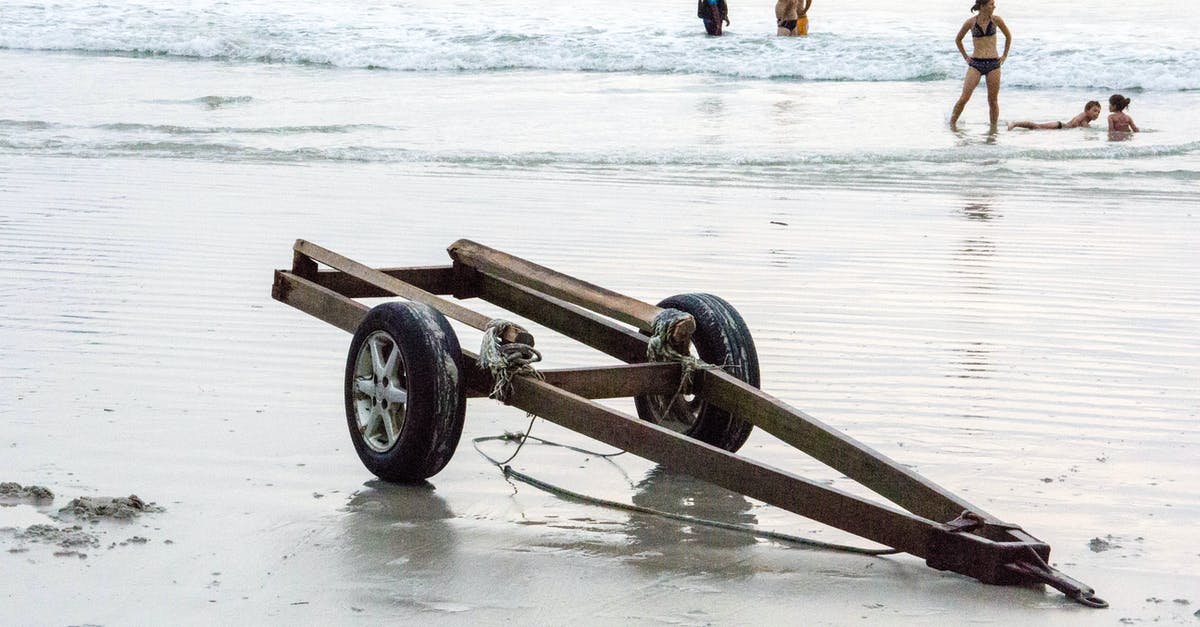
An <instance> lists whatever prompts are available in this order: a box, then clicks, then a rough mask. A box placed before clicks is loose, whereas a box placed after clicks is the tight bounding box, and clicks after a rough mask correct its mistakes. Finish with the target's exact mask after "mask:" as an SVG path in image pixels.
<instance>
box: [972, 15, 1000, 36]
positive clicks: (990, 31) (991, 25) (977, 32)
mask: <svg viewBox="0 0 1200 627" xmlns="http://www.w3.org/2000/svg"><path fill="white" fill-rule="evenodd" d="M995 34H996V20H991V21H989V22H988V27H987V30H986V31H985V30H983V29H982V28H980V27H979V20H978V19H976V20H975V27H974V28H972V29H971V36H972V37H991V36H992V35H995Z"/></svg>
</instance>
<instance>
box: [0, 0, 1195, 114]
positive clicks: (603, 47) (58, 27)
mask: <svg viewBox="0 0 1200 627" xmlns="http://www.w3.org/2000/svg"><path fill="white" fill-rule="evenodd" d="M68 4H72V3H70V2H68ZM74 4H75V5H76V9H77V10H74V11H61V12H57V13H54V15H50V13H51V11H50V10H49V9H47V8H46V7H44V6H36V5H29V6H21V7H9V8H6V9H3V10H0V17H2V18H3V19H0V48H7V49H22V50H42V51H62V52H73V53H85V54H101V55H132V56H147V57H170V58H178V59H199V60H219V61H225V62H229V61H232V62H246V63H289V64H300V65H315V66H327V67H331V68H370V69H382V70H394V71H407V72H448V71H455V72H464V71H465V72H499V71H509V70H551V71H583V72H647V73H675V74H707V75H715V76H725V77H734V78H759V79H775V80H797V81H863V82H879V81H917V82H920V81H934V80H959V79H961V77H962V75H963V72H964V64H963V62H962V59H961V58H960V57H959V56H958V53H957V51H955V50H954V47H953V42H952V40H951V38H949V37H946V35H945V33H943V32H940V31H932V30H931V31H926V32H923V31H914V30H912V29H885V30H882V31H879V32H874V31H871V32H860V31H861V29H858V30H847V31H844V32H839V31H837V30H832V31H821V32H814V33H813V35H812V36H810V37H807V38H804V39H803V40H800V41H797V40H794V39H789V38H779V37H774V36H772V34H771V33H770V32H769V30H768V29H762V31H760V32H751V31H749V30H748V31H747V32H746V33H745V34H742V33H739V32H736V31H733V32H731V34H730V35H729V36H727V37H724V38H708V37H705V36H704V35H703V32H702V31H701V30H700V29H698V28H697V26H696V24H693V23H691V22H690V21H689V22H685V23H679V22H678V21H673V22H672V23H671V25H670V26H667V25H663V24H650V25H649V27H647V28H636V27H632V26H629V25H621V26H599V25H597V24H594V23H587V22H586V21H585V22H584V23H580V21H578V20H574V21H570V22H566V23H560V22H559V21H558V20H532V19H525V20H522V19H516V18H512V19H507V20H506V19H497V20H480V19H477V18H467V19H457V18H456V16H455V15H454V14H453V13H452V12H451V13H450V14H449V15H444V14H439V13H437V12H436V10H435V9H432V8H425V9H421V10H423V11H425V12H426V13H422V14H419V15H416V16H413V17H411V18H409V19H400V17H399V16H397V15H390V14H389V15H384V16H380V15H372V14H370V12H369V11H368V8H369V7H368V8H363V7H359V8H357V9H350V10H348V13H347V15H345V16H338V15H333V14H329V13H322V12H321V11H324V10H326V9H327V8H324V7H319V6H311V7H305V6H303V5H300V4H297V3H286V2H285V3H275V4H276V5H278V6H282V7H283V8H284V9H285V10H281V12H279V13H271V12H270V11H269V10H268V9H269V8H270V7H265V8H258V9H254V8H248V7H247V8H240V9H234V8H233V7H231V6H230V5H228V4H227V3H213V4H211V5H210V6H207V7H204V6H201V7H200V8H196V7H190V8H189V7H175V6H149V5H145V4H137V3H133V4H129V5H120V6H118V5H112V4H98V3H90V2H83V1H82V0H75V2H74ZM199 4H201V5H202V4H203V3H199ZM410 9H411V8H410ZM396 10H398V9H396ZM659 19H661V18H659ZM1111 43H1113V44H1114V45H1105V46H1081V45H1079V43H1078V41H1077V40H1074V39H1070V38H1067V39H1060V38H1045V39H1039V38H1038V37H1037V36H1036V35H1034V36H1030V37H1022V38H1021V39H1020V42H1019V49H1018V50H1019V52H1017V53H1014V55H1013V56H1012V58H1010V60H1009V62H1008V63H1006V64H1005V67H1004V71H1005V83H1006V84H1007V85H1009V86H1013V87H1029V88H1079V89H1105V90H1126V91H1137V90H1146V91H1189V90H1200V49H1198V48H1196V47H1195V46H1194V45H1192V44H1190V43H1188V42H1187V41H1183V42H1178V41H1170V40H1158V39H1155V40H1138V41H1137V45H1136V46H1129V45H1121V44H1122V42H1120V41H1114V42H1111ZM209 98H212V99H211V100H207V101H205V102H204V104H206V105H208V106H213V107H220V106H227V105H231V104H237V103H239V102H240V101H238V100H228V99H225V98H222V97H209Z"/></svg>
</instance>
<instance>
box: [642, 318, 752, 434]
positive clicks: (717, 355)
mask: <svg viewBox="0 0 1200 627" xmlns="http://www.w3.org/2000/svg"><path fill="white" fill-rule="evenodd" d="M658 306H659V307H662V308H664V309H678V310H680V311H683V312H687V313H689V314H692V317H693V318H695V319H696V332H695V333H694V334H693V335H692V346H693V347H694V349H695V352H696V353H698V357H700V359H703V360H704V361H706V362H708V363H710V364H724V365H726V366H727V367H726V368H725V370H726V371H727V372H729V373H730V374H732V375H733V376H735V377H737V378H739V379H741V380H742V381H745V382H746V383H749V384H750V385H753V386H754V387H758V386H759V378H758V352H757V351H755V349H754V339H753V338H752V337H750V330H749V329H747V328H746V322H745V321H744V320H742V316H741V315H740V314H738V312H737V310H736V309H734V308H733V306H732V305H730V304H729V303H727V302H725V300H724V299H722V298H719V297H717V296H713V295H712V294H678V295H675V296H671V297H670V298H667V299H665V300H663V301H662V302H660V303H659V304H658ZM670 401H671V397H670V396H639V397H637V398H635V399H634V404H635V405H636V406H637V412H638V417H639V418H641V419H642V420H646V421H649V422H655V423H658V424H659V425H661V426H663V427H667V428H668V429H671V430H673V431H676V432H679V433H682V434H684V435H686V436H689V437H692V438H695V439H697V440H700V441H702V442H707V443H708V444H711V445H713V446H716V447H720V448H723V449H725V450H727V451H736V450H738V449H739V448H741V447H742V444H745V443H746V438H748V437H750V430H751V429H752V428H753V425H751V424H750V423H749V422H747V421H745V420H740V419H738V418H737V417H735V416H733V415H731V414H730V413H729V412H727V411H725V410H723V409H721V408H719V407H716V406H715V405H709V404H708V402H706V401H704V400H702V399H700V398H699V397H697V396H695V395H686V396H685V395H681V396H680V397H679V398H678V399H676V401H675V403H674V405H672V406H671V407H670V410H669V411H668V410H667V403H668V402H670Z"/></svg>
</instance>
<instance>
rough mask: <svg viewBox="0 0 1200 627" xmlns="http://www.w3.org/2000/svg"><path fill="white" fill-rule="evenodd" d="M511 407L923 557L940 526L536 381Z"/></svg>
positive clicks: (516, 389)
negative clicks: (934, 532) (933, 534)
mask: <svg viewBox="0 0 1200 627" xmlns="http://www.w3.org/2000/svg"><path fill="white" fill-rule="evenodd" d="M509 402H510V403H511V404H512V405H513V406H514V407H517V408H519V409H523V410H525V411H527V412H529V413H532V414H534V415H537V416H540V417H542V418H545V419H547V420H550V421H551V422H554V423H557V424H559V425H562V426H563V427H566V428H568V429H571V430H572V431H576V432H578V433H582V434H583V435H586V436H588V437H590V438H593V439H596V440H599V441H601V442H604V443H606V444H609V445H611V446H615V447H617V448H619V449H622V450H625V451H628V452H630V453H633V454H634V455H637V456H639V457H643V458H646V459H648V460H651V461H654V462H658V463H660V464H663V465H664V466H667V467H668V468H670V469H672V470H674V471H676V472H682V473H685V474H689V475H691V476H693V477H696V478H699V479H703V480H705V481H709V482H711V483H714V484H716V485H719V486H721V487H724V488H727V489H729V490H733V491H735V492H739V493H741V494H744V495H746V496H749V497H751V498H755V499H758V500H760V501H764V502H766V503H770V504H771V505H775V506H776V507H780V508H783V509H785V510H788V511H790V512H794V513H796V514H800V515H801V516H805V517H808V518H811V519H813V520H816V521H819V522H822V523H825V524H828V525H831V526H833V527H837V528H838V529H843V530H845V531H848V532H850V533H853V534H855V535H858V536H861V537H863V538H867V539H869V540H872V541H875V542H878V543H880V544H884V545H887V546H890V547H893V548H896V549H899V550H901V551H904V552H906V553H911V554H913V555H916V556H918V557H925V556H926V550H927V546H928V544H929V539H930V537H931V534H932V533H933V531H934V530H940V529H942V525H940V524H938V523H936V522H934V521H931V520H927V519H924V518H921V517H919V516H914V515H913V514H910V513H908V512H904V511H900V510H897V509H893V508H891V507H888V506H886V505H884V504H881V503H876V502H873V501H869V500H866V499H863V498H860V497H858V496H855V495H852V494H849V493H847V492H842V491H840V490H838V489H836V488H831V487H827V486H823V485H821V484H818V483H816V482H814V481H810V480H808V479H804V478H803V477H799V476H796V475H793V474H790V473H788V472H786V471H783V470H778V469H775V468H772V467H770V466H767V465H765V464H762V463H759V462H756V461H753V460H750V459H748V458H746V457H742V456H740V455H737V454H735V453H730V452H728V451H725V450H723V449H719V448H717V447H714V446H710V445H708V444H705V443H703V442H700V441H698V440H693V439H691V438H688V437H685V436H682V435H680V434H678V433H675V432H674V431H671V430H669V429H665V428H662V427H659V426H658V425H654V424H651V423H649V422H645V421H642V420H638V419H637V418H633V417H630V416H627V415H625V414H622V413H620V412H617V411H614V410H612V409H609V408H607V407H605V406H603V405H600V404H598V403H595V402H593V401H589V400H587V399H585V398H582V397H580V396H577V395H575V394H571V393H570V392H567V391H565V390H561V389H558V388H556V387H555V386H553V385H551V384H550V383H547V382H545V381H539V380H537V379H534V378H531V377H516V378H515V379H514V380H513V394H512V396H511V397H510V398H509Z"/></svg>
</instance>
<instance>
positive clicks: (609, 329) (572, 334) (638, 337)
mask: <svg viewBox="0 0 1200 627" xmlns="http://www.w3.org/2000/svg"><path fill="white" fill-rule="evenodd" d="M463 274H464V275H467V274H468V273H463ZM469 274H470V275H472V276H473V281H464V282H465V283H466V282H473V283H474V285H473V286H472V287H473V291H474V293H476V294H477V295H478V296H479V297H480V298H482V299H483V300H485V301H487V302H489V303H492V304H494V305H498V306H500V307H503V308H504V309H506V310H508V311H511V312H513V313H515V314H517V315H520V316H524V317H525V318H527V319H529V320H532V321H534V322H536V323H538V324H540V325H543V326H545V327H547V328H549V329H550V330H552V331H557V332H558V333H561V334H563V335H565V336H567V337H569V338H572V339H574V340H576V341H578V342H580V343H582V344H586V345H587V346H590V347H592V348H594V349H596V350H598V351H600V352H602V353H604V354H606V355H611V356H613V357H616V358H617V359H619V360H621V361H623V362H625V363H630V364H632V363H641V362H644V361H646V344H647V342H648V341H649V339H650V338H649V337H647V336H645V335H642V334H640V333H638V332H637V331H636V330H634V329H631V328H629V327H628V326H625V325H622V324H619V323H616V322H613V321H612V320H609V319H608V318H603V317H601V316H598V315H596V314H594V313H592V312H590V311H587V310H585V309H582V308H580V307H577V306H575V305H572V304H570V303H568V302H566V301H563V300H560V299H557V298H554V297H553V296H548V295H546V294H542V293H539V292H536V291H534V290H532V289H530V288H527V287H522V286H520V285H517V284H516V283H513V282H511V281H508V280H505V279H498V278H496V277H493V276H490V275H486V274H482V273H478V272H472V273H469Z"/></svg>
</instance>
